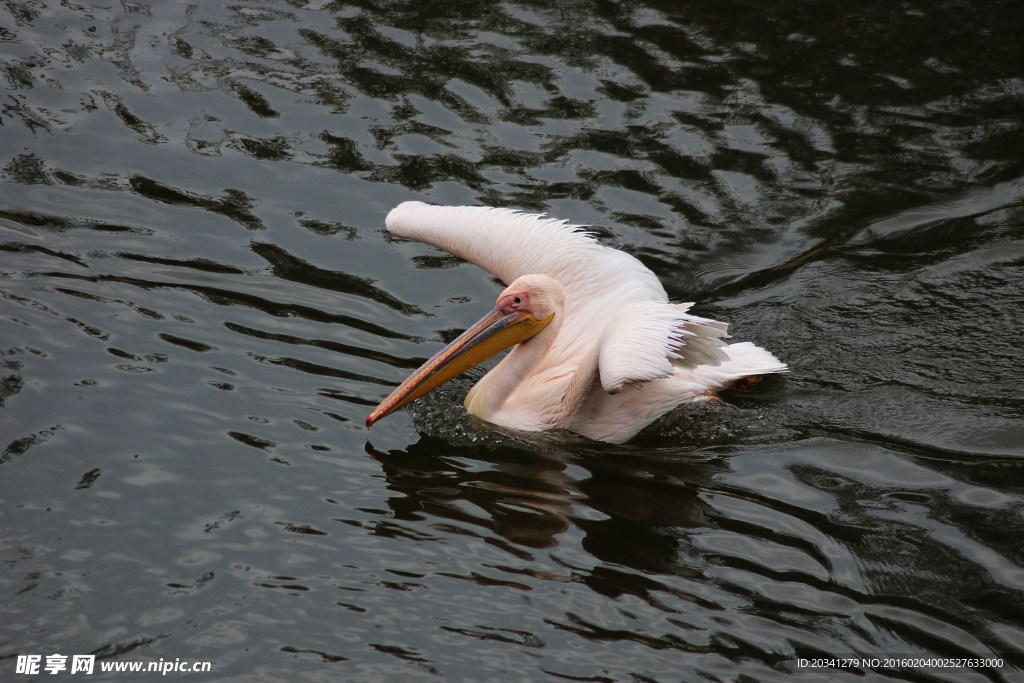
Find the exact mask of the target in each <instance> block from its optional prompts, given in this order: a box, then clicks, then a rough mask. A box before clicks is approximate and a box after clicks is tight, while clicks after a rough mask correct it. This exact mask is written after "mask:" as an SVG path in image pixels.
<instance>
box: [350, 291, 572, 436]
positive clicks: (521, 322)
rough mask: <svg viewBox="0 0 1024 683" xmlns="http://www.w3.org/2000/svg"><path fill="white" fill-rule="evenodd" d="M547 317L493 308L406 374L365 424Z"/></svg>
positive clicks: (533, 330)
mask: <svg viewBox="0 0 1024 683" xmlns="http://www.w3.org/2000/svg"><path fill="white" fill-rule="evenodd" d="M551 318H552V316H551V315H549V316H548V317H546V318H544V319H543V320H537V319H536V318H534V317H533V315H532V314H530V313H527V312H525V311H513V312H512V313H506V312H505V311H503V310H501V309H500V308H495V309H494V310H492V311H491V312H490V313H488V314H487V315H486V316H484V318H483V319H482V320H480V322H478V323H477V324H475V325H473V326H472V327H470V328H469V329H468V330H466V331H465V332H463V333H462V334H460V335H459V336H458V338H457V339H455V341H453V342H452V343H451V344H449V345H448V346H446V347H444V348H443V349H441V350H440V351H439V352H438V353H437V355H435V356H434V357H433V358H431V359H430V360H428V361H427V362H426V363H424V364H423V365H421V366H420V368H419V369H418V370H416V372H414V373H412V374H411V375H409V377H408V378H407V379H406V380H405V381H404V382H402V383H401V384H400V385H399V386H398V388H397V389H395V390H394V391H392V392H391V394H390V395H389V396H388V397H387V398H386V399H384V401H383V402H382V403H381V404H380V405H379V406H377V407H376V408H375V409H374V410H373V412H372V413H370V415H369V417H367V418H366V426H367V427H369V426H370V425H372V424H373V423H374V422H376V421H377V420H379V419H381V418H382V417H387V416H388V415H390V414H391V413H393V412H395V411H396V410H401V409H402V408H404V407H405V406H407V405H409V404H410V403H412V402H413V401H415V400H416V399H418V398H419V397H420V396H423V395H424V394H429V393H430V392H431V391H433V390H434V389H436V388H438V387H439V386H441V385H442V384H444V383H445V382H447V381H448V380H450V379H453V378H455V377H458V376H459V375H461V374H462V373H464V372H465V371H466V370H469V369H470V368H471V367H473V366H474V365H479V364H480V363H482V362H484V361H485V360H487V359H488V358H490V357H491V356H493V355H495V354H496V353H500V352H501V351H504V350H505V349H507V348H509V347H510V346H515V345H516V344H519V343H521V342H524V341H526V340H527V339H529V338H530V337H532V336H533V335H535V334H537V333H538V332H540V330H541V329H542V328H543V327H544V326H545V325H547V324H548V323H549V322H551Z"/></svg>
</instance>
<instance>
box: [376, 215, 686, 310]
mask: <svg viewBox="0 0 1024 683" xmlns="http://www.w3.org/2000/svg"><path fill="white" fill-rule="evenodd" d="M385 225H386V226H387V229H388V230H389V231H390V232H391V233H392V234H395V235H398V236H399V237H408V238H409V239H414V240H417V241H419V242H425V243H427V244H430V245H433V246H435V247H437V248H438V249H443V250H444V251H447V252H448V253H450V254H454V255H456V256H458V257H460V258H464V259H466V260H467V261H469V262H470V263H474V264H476V265H478V266H480V267H481V268H483V269H484V270H486V271H488V272H490V273H492V274H494V275H495V276H497V277H498V278H499V279H500V280H501V281H502V282H504V283H505V284H506V285H508V284H511V283H512V281H513V280H515V279H516V278H517V277H520V276H521V275H529V274H531V273H538V274H541V275H547V276H548V277H551V278H554V279H555V280H558V282H559V283H561V285H562V288H563V289H564V290H565V295H566V304H567V306H569V305H572V304H576V303H577V301H580V302H581V303H582V300H584V299H593V298H595V297H596V298H600V299H604V297H606V296H608V294H609V293H615V294H618V295H620V296H615V297H613V299H612V300H613V301H614V300H616V299H619V300H621V295H623V294H624V295H627V296H629V297H631V298H633V299H655V300H657V301H668V296H667V295H666V294H665V289H664V288H663V287H662V286H661V283H660V282H659V281H658V278H657V277H655V275H654V273H652V272H651V271H650V270H648V269H647V268H646V267H645V266H644V265H643V264H642V263H640V262H639V261H637V260H636V259H635V258H633V257H632V256H630V255H629V254H626V253H624V252H621V251H618V250H616V249H610V248H608V247H605V246H603V245H601V244H600V243H598V242H597V241H596V240H595V239H594V237H593V235H591V234H590V233H589V232H587V231H586V230H585V229H584V228H583V227H581V226H578V225H571V224H569V223H567V222H566V221H563V220H558V219H555V218H547V217H545V216H541V215H536V214H526V213H520V212H518V211H513V210H511V209H496V208H492V207H489V206H436V205H433V204H424V203H423V202H403V203H402V204H399V205H398V206H396V207H395V208H394V209H392V210H391V213H389V214H388V217H387V219H386V220H385Z"/></svg>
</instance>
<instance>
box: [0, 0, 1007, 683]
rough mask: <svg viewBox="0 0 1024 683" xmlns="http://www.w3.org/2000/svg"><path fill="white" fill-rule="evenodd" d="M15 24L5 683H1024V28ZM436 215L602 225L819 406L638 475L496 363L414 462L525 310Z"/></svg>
mask: <svg viewBox="0 0 1024 683" xmlns="http://www.w3.org/2000/svg"><path fill="white" fill-rule="evenodd" d="M0 13H2V14H3V15H4V17H5V21H0V25H2V26H3V27H4V28H0V43H2V45H3V50H0V83H2V84H3V86H4V88H5V90H4V94H3V97H2V106H0V470H2V472H0V474H2V475H3V476H0V556H2V559H3V562H4V566H5V568H6V571H5V572H4V573H3V575H2V576H0V590H2V591H3V595H4V600H3V601H0V617H2V618H0V623H3V626H2V627H0V670H7V669H10V671H9V673H8V675H12V673H13V669H12V668H11V667H13V666H14V661H15V659H14V658H15V657H16V655H19V654H33V653H34V654H49V653H53V652H60V653H68V654H74V653H79V654H85V653H90V652H92V653H96V654H97V655H98V656H99V657H100V658H101V660H103V661H106V660H120V661H128V660H133V659H148V660H158V659H161V658H163V659H164V660H173V659H175V658H181V659H183V660H190V661H191V660H209V661H211V662H212V663H213V671H214V672H215V673H216V675H217V677H218V678H219V679H224V680H232V679H237V680H252V679H254V678H255V679H268V680H276V679H304V678H309V679H321V678H323V677H324V676H327V677H338V676H341V677H358V678H368V679H379V678H388V677H391V678H409V677H424V676H432V675H435V674H437V675H441V676H444V677H446V678H453V679H479V678H506V677H508V676H509V675H510V672H515V673H517V674H519V675H520V676H522V677H524V678H531V679H533V678H549V677H569V678H575V679H587V680H623V679H629V678H645V679H654V680H690V679H696V678H699V677H700V678H709V679H713V680H734V679H735V678H736V677H737V676H741V675H745V676H747V677H749V678H754V679H758V680H769V679H774V678H780V677H782V676H787V675H789V674H790V673H793V672H797V671H800V670H799V669H798V668H797V667H796V663H795V662H796V658H797V657H807V658H813V657H828V656H837V655H844V654H847V655H849V654H857V655H863V656H872V657H885V656H888V655H921V656H932V655H941V656H963V657H973V656H977V657H989V656H994V657H999V658H1003V659H1004V660H1005V662H1006V664H1005V665H1004V666H1003V667H1002V668H991V667H989V668H984V667H982V668H976V669H973V670H967V669H955V670H942V669H928V670H924V669H921V668H913V667H904V668H902V669H900V670H898V671H895V672H894V671H892V670H891V669H888V668H885V667H879V666H875V667H874V672H877V673H881V674H885V675H893V674H896V675H899V676H902V677H906V678H910V679H914V680H1000V679H1013V678H1014V677H1015V676H1016V677H1019V676H1020V675H1021V670H1020V669H1019V668H1014V667H1015V666H1016V664H1015V663H1016V662H1019V661H1022V660H1024V652H1022V651H1021V645H1020V643H1021V642H1024V632H1022V631H1021V627H1020V624H1021V623H1022V622H1024V548H1022V546H1021V543H1020V538H1022V537H1024V536H1022V534H1024V522H1022V517H1021V512H1022V509H1024V490H1022V484H1021V482H1022V481H1024V478H1022V471H1021V464H1022V462H1024V461H1022V460H1021V458H1022V456H1024V452H1022V448H1021V444H1024V421H1022V419H1021V416H1022V415H1024V406H1022V403H1021V398H1020V391H1019V381H1018V379H1017V375H1018V372H1019V366H1020V363H1019V355H1020V354H1019V350H1018V340H1019V338H1020V332H1021V328H1020V322H1019V317H1020V316H1019V315H1018V314H1017V313H1018V311H1019V310H1020V309H1021V307H1022V306H1024V295H1022V294H1021V288H1020V283H1021V282H1022V281H1024V242H1022V237H1024V234H1022V231H1021V225H1022V224H1024V201H1022V197H1024V184H1022V183H1024V180H1022V179H1024V166H1022V162H1021V160H1022V159H1024V148H1022V145H1021V140H1024V130H1022V127H1024V72H1022V69H1021V68H1020V66H1019V62H1020V60H1019V59H1018V58H1017V51H1018V49H1017V44H1018V43H1019V39H1018V36H1019V35H1020V34H1021V32H1022V31H1024V24H1022V20H1021V19H1020V12H1019V11H1018V9H1017V7H1016V5H1014V4H1012V3H1009V2H992V3H987V4H986V5H985V6H982V5H980V4H978V3H969V2H968V3H959V4H946V5H942V6H937V5H936V6H932V5H927V4H920V3H918V4H915V3H904V4H901V5H899V6H889V5H880V6H878V7H861V6H853V5H849V4H848V3H847V4H842V3H834V2H833V3H824V4H820V3H819V4H817V5H815V6H813V7H812V6H808V7H802V8H801V11H800V12H793V11H792V9H791V8H788V7H785V6H775V5H773V4H771V3H769V4H768V5H757V6H754V5H750V6H741V5H737V4H722V3H712V2H697V3H686V4H685V5H680V4H679V3H668V2H644V3H637V2H619V3H607V2H570V3H561V4H559V5H558V6H557V7H551V6H548V5H544V4H534V3H529V2H525V3H524V2H520V3H513V4H510V3H504V4H498V5H493V6H491V5H487V6H484V5H473V4H465V3H463V4H459V3H440V4H437V3H434V4H431V5H424V4H416V3H411V4H410V3H369V4H367V3H349V4H346V3H338V2H318V1H311V2H303V1H291V0H289V1H286V2H285V1H279V0H267V1H265V2H256V3H241V4H234V5H223V6H222V5H214V4H209V3H206V4H199V5H187V4H180V3H159V2H150V1H148V0H143V1H141V2H129V3H121V4H114V5H110V6H109V7H107V6H104V7H100V6H84V5H76V4H73V3H71V4H69V3H57V2H46V1H39V2H12V3H7V4H6V5H5V6H4V7H3V9H0ZM408 199H424V200H426V201H432V202H437V203H447V204H459V203H469V204H492V205H502V206H513V207H519V208H524V209H529V210H539V211H548V212H550V213H552V214H554V215H556V216H559V217H564V218H567V219H570V220H572V221H573V222H577V223H583V224H592V225H593V226H594V231H595V233H596V234H597V235H598V236H599V238H600V239H601V240H602V241H603V242H605V243H606V244H609V245H611V246H614V247H617V248H620V249H623V250H625V251H627V252H629V253H631V254H634V255H636V256H637V257H638V258H640V259H641V260H643V262H644V263H645V264H646V265H648V266H649V267H650V268H651V269H652V270H654V271H655V272H656V273H657V274H658V276H659V278H660V279H661V280H662V281H663V282H664V284H665V286H666V289H667V290H668V291H669V294H670V296H671V297H673V298H674V299H676V300H684V301H691V300H696V301H697V302H698V304H697V308H698V309H699V310H697V312H698V313H700V314H703V315H708V316H710V317H715V318H720V319H724V320H728V321H730V322H731V323H732V331H733V333H734V334H735V335H736V338H737V340H741V339H747V338H749V339H754V340H757V341H758V342H759V343H763V344H764V345H765V346H766V347H767V348H769V349H770V350H771V351H773V352H774V353H776V354H777V355H778V356H779V357H780V358H783V359H784V360H786V361H787V362H788V363H789V364H790V366H791V368H792V372H791V373H790V374H789V375H788V376H787V377H785V378H773V379H769V380H767V381H765V382H763V383H760V384H757V385H754V386H751V387H748V388H745V389H743V390H738V391H733V392H729V393H727V394H726V395H724V396H723V400H722V401H721V402H719V403H712V404H707V405H702V406H690V407H686V408H684V409H682V410H680V411H677V412H676V413H674V414H672V415H670V416H667V417H666V418H665V419H663V420H662V421H660V422H659V423H657V424H656V425H654V426H652V427H651V428H650V429H648V430H646V431H645V432H644V433H643V434H642V435H641V437H640V438H639V439H638V440H637V441H636V442H634V443H632V444H629V445H627V446H625V447H621V448H620V447H609V446H605V445H601V444H593V443H589V442H585V441H581V440H579V439H576V438H573V437H571V436H570V435H553V436H550V437H545V438H539V439H536V438H532V437H525V436H523V435H517V434H504V433H499V432H496V431H495V430H493V429H491V428H489V427H487V426H486V425H483V424H480V423H478V422H475V421H474V420H472V419H470V418H468V417H466V416H465V413H464V411H463V410H462V408H461V400H462V396H463V395H464V394H465V392H466V391H467V390H468V388H469V386H471V384H472V381H473V379H474V377H475V376H479V375H475V376H473V375H471V376H470V377H468V378H464V379H460V380H458V381H456V382H453V383H451V384H450V385H447V386H446V387H444V388H442V390H440V391H438V392H437V393H436V394H434V395H432V396H430V397H427V398H426V399H424V400H423V401H421V403H420V404H419V405H417V406H415V407H414V408H413V409H412V410H410V411H407V413H406V414H404V415H396V416H394V417H393V418H392V419H391V420H390V424H387V425H381V426H378V427H377V428H375V430H374V432H373V433H372V434H371V435H368V434H367V433H366V432H365V430H364V429H363V427H362V424H363V420H364V419H365V416H366V414H367V412H368V411H369V410H370V408H371V407H372V406H373V405H375V404H376V403H377V402H378V401H379V400H380V398H381V397H382V396H383V395H385V394H386V393H388V391H389V389H390V387H391V386H393V385H394V384H396V383H397V382H398V381H400V380H401V379H402V378H403V376H404V375H405V374H406V373H407V372H408V371H409V370H410V369H411V368H414V367H416V366H417V365H418V364H419V363H420V362H422V360H423V359H425V358H426V357H429V356H430V355H431V354H432V353H434V351H436V350H437V348H439V346H440V345H441V344H442V343H443V342H445V341H447V340H450V339H451V338H453V337H454V336H455V335H456V334H458V332H459V331H460V330H461V329H462V328H463V327H465V326H466V325H468V324H470V323H471V322H472V321H474V320H476V319H477V318H478V317H479V315H480V312H481V311H482V310H484V309H485V308H486V307H487V306H489V305H490V304H491V302H492V301H493V298H494V295H495V293H496V292H497V291H498V286H497V285H496V283H495V282H494V281H493V279H492V278H490V277H489V276H488V275H487V274H485V273H483V272H481V271H479V270H478V269H476V268H475V267H473V266H471V265H469V264H464V263H462V262H460V261H458V259H455V258H453V257H450V256H449V255H447V254H443V253H440V252H438V251H436V250H433V249H430V248H428V247H425V246H423V245H419V244H415V243H410V242H406V241H402V240H393V239H391V238H390V236H389V235H387V234H386V233H384V232H383V230H382V221H383V217H384V216H385V215H386V213H387V211H388V209H389V208H391V207H392V206H394V205H395V204H397V203H399V202H401V201H405V200H408ZM5 667H6V668H7V669H5ZM861 668H863V667H861ZM803 673H806V672H805V671H804V672H803ZM862 674H863V672H862V671H860V670H857V671H852V670H851V671H832V672H829V676H830V677H831V678H837V679H842V678H844V677H847V678H849V679H851V680H852V679H854V678H858V679H859V678H861V677H862Z"/></svg>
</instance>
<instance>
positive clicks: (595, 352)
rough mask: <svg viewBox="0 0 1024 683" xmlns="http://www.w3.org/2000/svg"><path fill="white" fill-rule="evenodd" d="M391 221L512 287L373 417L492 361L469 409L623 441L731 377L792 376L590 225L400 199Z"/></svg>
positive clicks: (510, 422) (400, 232) (501, 422)
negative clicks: (682, 299) (672, 298)
mask: <svg viewBox="0 0 1024 683" xmlns="http://www.w3.org/2000/svg"><path fill="white" fill-rule="evenodd" d="M385 225H386V227H387V229H388V230H389V231H390V232H391V233H393V234H394V235H397V236H399V237H405V238H409V239H413V240H417V241H419V242H425V243H426V244H430V245H432V246H434V247H437V248H438V249H443V250H444V251H447V252H450V253H452V254H454V255H456V256H458V257H460V258H463V259H465V260H467V261H470V262H471V263H474V264H476V265H478V266H480V267H481V268H483V269H484V270H487V271H489V272H490V273H491V274H493V275H495V276H496V277H497V278H498V279H500V280H501V281H502V282H503V283H505V284H506V285H507V287H506V289H505V290H504V291H503V292H502V293H501V294H499V295H498V299H497V302H496V303H495V306H494V309H493V310H491V311H490V312H489V313H488V314H487V315H485V316H484V317H483V319H481V320H480V322H478V323H476V324H475V325H473V326H472V327H470V328H469V329H468V330H466V331H465V332H464V333H463V334H462V335H460V336H459V337H458V338H457V339H455V340H454V341H453V342H452V343H450V344H449V345H448V346H446V347H445V348H444V349H442V350H441V351H439V352H438V353H437V355H435V356H434V357H433V358H431V359H430V360H428V361H427V362H426V363H424V364H423V365H422V366H421V367H420V368H419V369H418V370H416V371H415V372H413V373H412V375H410V376H409V378H408V379H406V380H405V381H404V382H402V384H401V385H399V386H398V388H397V389H395V390H394V391H393V392H391V394H390V395H389V396H388V397H387V398H386V399H384V401H383V402H382V403H381V404H380V405H379V406H377V408H376V409H374V411H373V412H372V413H370V415H369V417H367V418H366V426H367V427H370V426H371V425H372V424H373V423H375V422H377V421H378V420H380V419H381V418H383V417H385V416H387V415H390V414H391V413H393V412H395V411H397V410H400V409H401V408H404V407H405V406H407V405H409V404H410V403H412V402H413V401H414V400H416V399H417V398H419V397H421V396H423V395H424V394H427V393H429V392H430V391H432V390H434V389H436V388H437V387H438V386H440V385H441V384H444V383H445V382H447V381H448V380H450V379H452V378H454V377H456V376H458V375H459V374H461V373H463V372H465V371H466V370H468V369H470V368H471V367H473V366H475V365H477V364H479V363H481V362H483V361H484V360H486V359H487V358H490V357H491V356H493V355H495V354H497V353H499V352H501V351H504V350H505V349H508V348H510V347H514V348H512V351H511V352H510V353H509V354H508V355H507V356H506V357H505V358H503V359H502V360H501V362H500V363H498V364H497V365H496V366H494V367H493V368H492V369H491V370H490V371H489V372H488V373H487V374H486V375H484V377H483V378H482V379H481V380H480V381H479V382H477V384H476V385H475V386H473V388H472V389H471V390H470V391H469V393H468V394H467V396H466V400H465V406H466V409H467V410H468V411H469V412H470V413H471V414H473V415H476V416H477V417H479V418H481V419H482V420H484V421H486V422H489V423H491V424H494V425H497V426H500V427H505V428H509V429H513V430H520V431H529V432H540V431H546V430H555V429H558V430H568V431H571V432H575V433H577V434H580V435H582V436H585V437H587V438H589V439H594V440H596V441H606V442H611V443H624V442H626V441H628V440H629V439H631V438H632V437H633V436H635V435H636V434H637V432H639V431H640V430H641V429H643V428H644V427H646V426H647V425H649V424H650V423H651V422H653V421H654V420H656V419H657V418H659V417H661V416H662V415H664V414H665V413H666V412H668V411H670V410H672V409H673V408H675V407H676V406H679V405H681V404H683V403H687V402H690V401H699V400H704V399H708V398H710V397H712V396H713V395H714V393H715V392H716V391H718V390H719V389H722V388H724V387H727V386H729V385H730V384H732V383H733V382H735V381H736V380H739V379H742V378H745V377H750V376H753V375H763V374H767V373H774V372H785V371H786V369H787V368H786V365H785V364H784V363H782V362H780V361H779V360H778V359H777V358H775V356H773V355H772V354H771V353H769V352H768V351H766V350H765V349H763V348H761V347H759V346H756V345H754V344H752V343H750V342H741V343H734V344H726V343H725V342H724V341H722V340H723V338H724V337H727V336H729V335H728V334H727V329H728V324H727V323H722V322H718V321H716V320H710V319H708V318H702V317H699V316H696V315H692V314H690V313H689V312H688V310H689V308H690V306H692V304H690V303H669V301H668V296H667V295H666V293H665V288H664V287H662V285H661V283H660V282H659V281H658V279H657V277H656V276H655V275H654V273H652V272H651V271H650V270H648V269H647V268H646V267H645V266H644V265H643V264H642V263H640V261H638V260H637V259H635V258H634V257H632V256H630V255H629V254H626V253H624V252H621V251H618V250H617V249H611V248H609V247H605V246H603V245H601V244H600V243H598V242H597V240H596V239H595V238H594V236H593V235H592V234H591V233H589V232H587V231H586V230H585V229H584V228H583V227H581V226H578V225H571V224H569V223H567V222H566V221H562V220H558V219H553V218H548V217H546V216H543V215H532V214H527V213H522V212H518V211H514V210H510V209H499V208H491V207H485V206H436V205H432V204H424V203H423V202H404V203H402V204H399V205H398V206H397V207H395V208H394V209H392V210H391V212H390V213H389V214H388V216H387V219H386V220H385Z"/></svg>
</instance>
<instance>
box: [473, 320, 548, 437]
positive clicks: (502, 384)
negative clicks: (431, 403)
mask: <svg viewBox="0 0 1024 683" xmlns="http://www.w3.org/2000/svg"><path fill="white" fill-rule="evenodd" d="M561 327H562V316H561V315H557V314H556V315H555V317H554V318H553V319H552V320H551V322H550V323H548V324H547V325H545V326H544V328H543V329H542V330H541V331H540V332H538V333H537V334H535V335H534V336H532V337H530V338H529V339H527V340H526V341H524V342H522V343H520V344H517V345H516V346H514V347H512V350H511V351H509V353H508V355H507V356H505V357H504V358H503V359H502V360H501V362H500V363H498V364H497V365H496V366H494V367H493V368H491V369H490V370H489V371H488V373H487V374H486V375H484V376H483V378H481V379H480V381H479V382H477V383H476V384H475V385H473V388H472V389H470V390H469V393H468V394H466V400H465V406H466V410H468V411H469V412H470V413H472V414H473V415H476V416H477V417H479V418H481V419H483V420H487V419H488V416H489V415H493V414H494V413H495V412H496V411H497V410H498V409H499V408H501V406H502V404H504V403H505V401H506V400H507V399H508V398H509V396H511V395H512V394H513V393H514V392H515V390H516V389H517V388H518V387H519V385H520V384H521V383H522V382H523V381H524V380H526V379H528V378H530V377H531V376H533V375H534V374H536V373H537V371H538V370H540V369H542V368H543V367H544V366H545V361H546V357H547V355H548V353H549V351H550V350H551V346H552V343H553V342H554V340H555V338H556V337H557V336H558V331H559V330H560V329H561Z"/></svg>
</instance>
